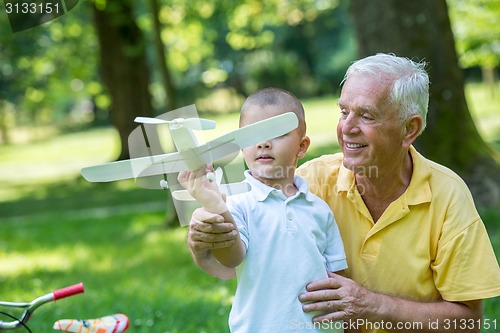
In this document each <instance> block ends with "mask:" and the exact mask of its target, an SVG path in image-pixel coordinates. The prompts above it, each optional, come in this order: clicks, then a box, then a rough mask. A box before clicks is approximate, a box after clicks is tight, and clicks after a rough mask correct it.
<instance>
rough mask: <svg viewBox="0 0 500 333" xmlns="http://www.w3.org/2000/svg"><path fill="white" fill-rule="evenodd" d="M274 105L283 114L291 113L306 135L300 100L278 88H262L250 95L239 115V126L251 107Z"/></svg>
mask: <svg viewBox="0 0 500 333" xmlns="http://www.w3.org/2000/svg"><path fill="white" fill-rule="evenodd" d="M269 105H274V106H278V107H280V108H282V109H283V113H285V112H293V113H295V114H296V115H297V118H298V119H299V128H300V129H301V131H302V133H303V134H305V133H306V121H305V115H304V107H303V106H302V103H301V102H300V100H299V99H298V98H297V97H296V96H295V95H294V94H292V93H291V92H289V91H286V90H283V89H279V88H272V87H270V88H264V89H261V90H258V91H256V92H255V93H253V94H251V95H250V96H248V97H247V99H246V100H245V103H243V106H242V107H241V113H240V125H241V121H242V119H243V117H244V114H245V112H248V110H249V109H250V108H251V107H254V106H258V107H260V108H263V107H265V106H269Z"/></svg>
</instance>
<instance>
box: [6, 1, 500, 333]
mask: <svg viewBox="0 0 500 333" xmlns="http://www.w3.org/2000/svg"><path fill="white" fill-rule="evenodd" d="M77 2H78V1H77ZM0 9H1V11H0V45H1V46H0V87H1V89H0V267H1V269H0V299H1V300H8V301H27V300H31V299H33V298H34V297H36V296H39V295H41V294H43V293H46V292H48V291H50V290H54V289H58V288H60V287H63V286H66V285H70V284H73V283H76V282H79V281H83V282H84V284H85V286H86V292H85V294H83V295H79V296H75V297H73V298H70V299H66V300H62V301H60V302H57V303H56V304H52V305H48V306H45V307H44V308H41V309H39V310H37V312H36V313H35V315H34V317H33V319H32V320H31V321H30V322H29V326H30V327H31V329H32V330H33V331H34V332H48V331H51V330H52V329H51V327H52V323H53V322H54V321H55V320H57V319H60V318H95V317H99V316H103V315H106V314H111V313H117V312H123V313H125V314H127V315H128V316H129V317H130V319H131V326H132V327H131V328H130V331H131V332H171V333H173V332H183V333H184V332H207V333H212V332H228V329H227V316H228V313H229V309H230V304H231V297H232V295H233V292H234V287H235V282H234V281H219V280H217V279H213V278H211V277H208V276H207V275H205V274H203V273H202V272H201V271H200V270H199V269H198V268H196V267H195V266H194V264H193V263H192V261H191V258H190V255H189V253H188V250H187V248H186V246H185V241H184V239H185V233H186V229H185V228H180V227H179V226H178V224H177V221H176V216H175V212H174V210H173V208H172V205H171V203H170V196H169V194H168V191H167V192H164V191H155V190H146V189H141V188H139V187H138V186H136V184H135V182H134V181H133V180H131V181H121V182H116V183H110V184H89V183H87V182H86V181H85V180H83V179H82V177H81V176H80V174H79V170H80V168H81V167H83V166H88V165H93V164H97V163H103V162H108V161H113V160H116V159H123V158H127V157H128V147H127V137H128V134H129V133H130V132H131V131H132V130H133V129H134V128H135V126H136V124H134V123H133V118H134V117H135V116H139V115H141V116H155V115H158V114H162V113H164V112H166V111H169V110H173V109H175V108H178V107H182V106H185V105H189V104H196V107H197V109H198V111H199V113H200V115H201V116H203V117H207V118H211V119H215V120H217V124H218V131H220V132H218V133H219V134H220V133H224V132H227V131H229V130H231V129H234V128H236V127H237V126H238V125H237V124H238V122H237V119H238V114H237V112H238V109H239V107H240V106H241V103H242V101H243V99H244V98H245V96H247V95H248V94H249V93H251V92H253V91H255V90H256V89H259V88H263V87H267V86H276V87H281V88H284V89H288V90H290V91H292V92H293V93H295V94H296V95H297V96H299V97H300V98H301V99H302V100H303V102H304V106H305V108H306V113H307V121H308V132H309V135H310V136H311V138H312V147H311V150H310V151H309V153H308V156H307V159H310V158H313V157H315V156H319V155H321V154H325V153H333V152H336V151H338V150H339V148H338V145H337V142H336V138H335V131H334V128H335V126H336V123H337V120H338V110H337V106H336V99H337V97H338V93H339V90H340V82H341V80H342V77H343V74H344V72H345V69H346V68H347V67H348V65H349V64H350V63H351V62H352V61H353V60H355V59H357V58H359V57H362V56H365V55H369V54H374V53H376V52H394V53H396V54H398V55H403V56H407V57H410V58H412V59H415V60H422V59H423V60H425V61H427V62H428V66H427V68H428V70H429V73H430V76H431V82H432V84H431V102H430V111H429V112H430V114H429V128H428V129H427V131H426V133H425V134H424V135H423V136H422V137H420V138H419V139H417V147H418V149H419V150H420V151H422V152H423V153H424V154H425V155H426V156H427V157H429V158H431V159H433V160H436V161H438V162H440V163H442V164H444V165H446V166H448V167H450V168H451V169H453V170H455V171H456V172H457V173H459V174H460V175H461V176H462V177H463V178H464V179H465V180H466V182H467V183H468V185H469V186H470V187H471V189H472V192H473V195H474V198H475V200H476V204H477V206H478V209H479V211H480V214H481V216H482V218H483V220H484V222H485V224H486V227H487V229H488V232H489V235H490V238H491V240H492V243H493V246H494V248H495V251H496V253H497V257H498V253H499V251H500V228H499V220H500V211H499V208H498V207H500V179H499V178H500V173H499V164H498V161H499V157H498V156H499V151H500V87H499V85H498V83H497V80H496V76H497V75H498V65H499V62H500V37H499V36H500V1H498V0H489V1H486V0H449V1H446V2H445V1H444V0H423V1H418V2H414V1H397V0H381V1H370V0H351V1H348V0H318V1H312V0H295V1H293V0H290V1H284V0H269V1H266V2H262V1H256V0H246V1H228V0H227V1H224V0H220V1H215V0H213V1H207V0H204V1H201V0H193V1H189V2H187V1H180V0H149V1H144V2H133V1H129V0H126V1H125V0H124V1H118V0H95V1H90V0H89V1H80V2H79V3H77V4H76V5H75V6H74V7H73V8H72V9H71V10H69V11H68V12H67V13H66V14H65V15H63V16H61V17H58V18H56V19H54V20H52V21H50V22H47V23H44V24H42V25H38V26H33V27H31V28H30V29H26V30H22V31H17V32H13V30H12V25H11V23H12V21H9V17H8V15H7V14H6V11H5V7H2V6H0ZM33 24H34V23H33ZM302 162H303V161H302ZM478 260H480V258H478ZM0 310H2V309H0ZM485 318H488V319H489V320H491V321H492V323H493V321H495V320H496V321H497V322H495V323H496V327H494V326H492V327H490V329H489V330H483V331H490V332H495V331H498V330H499V328H498V327H499V326H500V300H497V299H493V300H488V301H486V303H485ZM0 320H6V318H3V317H0Z"/></svg>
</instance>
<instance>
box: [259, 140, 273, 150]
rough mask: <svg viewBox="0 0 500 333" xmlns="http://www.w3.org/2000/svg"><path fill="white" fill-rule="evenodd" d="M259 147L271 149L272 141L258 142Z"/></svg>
mask: <svg viewBox="0 0 500 333" xmlns="http://www.w3.org/2000/svg"><path fill="white" fill-rule="evenodd" d="M257 148H259V149H271V142H270V141H262V142H260V143H258V144H257Z"/></svg>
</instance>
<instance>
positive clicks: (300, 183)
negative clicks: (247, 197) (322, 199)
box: [244, 170, 313, 201]
mask: <svg viewBox="0 0 500 333" xmlns="http://www.w3.org/2000/svg"><path fill="white" fill-rule="evenodd" d="M244 174H245V180H246V182H248V183H249V184H250V186H251V187H252V190H251V193H252V195H253V196H254V198H255V199H256V200H257V201H264V200H266V199H267V197H269V196H270V195H271V194H272V195H273V196H279V197H281V198H282V199H283V200H286V199H287V198H286V197H285V195H284V194H283V192H282V191H281V190H278V189H275V188H273V187H271V186H268V185H266V184H264V183H262V182H260V181H259V180H257V179H255V178H254V177H253V176H252V175H251V173H250V171H249V170H246V171H245V173H244ZM293 184H294V185H295V187H297V193H296V194H295V195H294V196H293V197H290V198H288V199H291V198H295V197H298V196H299V195H304V197H305V198H306V199H307V200H308V201H313V197H312V194H311V193H310V192H309V187H308V185H307V182H306V180H305V179H304V178H302V177H301V176H298V175H295V176H294V177H293Z"/></svg>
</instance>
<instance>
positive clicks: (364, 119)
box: [361, 114, 375, 122]
mask: <svg viewBox="0 0 500 333" xmlns="http://www.w3.org/2000/svg"><path fill="white" fill-rule="evenodd" d="M361 119H363V121H366V122H370V121H374V120H375V118H373V117H372V116H371V115H369V114H363V115H362V116H361Z"/></svg>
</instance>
